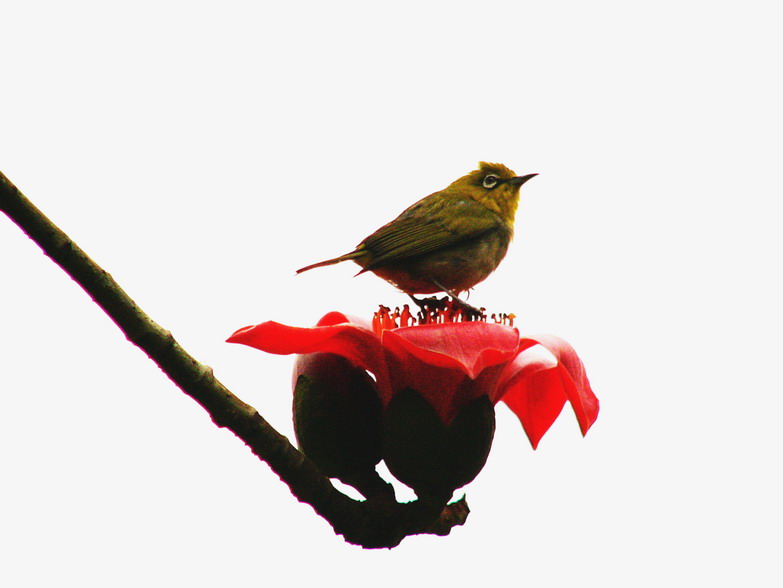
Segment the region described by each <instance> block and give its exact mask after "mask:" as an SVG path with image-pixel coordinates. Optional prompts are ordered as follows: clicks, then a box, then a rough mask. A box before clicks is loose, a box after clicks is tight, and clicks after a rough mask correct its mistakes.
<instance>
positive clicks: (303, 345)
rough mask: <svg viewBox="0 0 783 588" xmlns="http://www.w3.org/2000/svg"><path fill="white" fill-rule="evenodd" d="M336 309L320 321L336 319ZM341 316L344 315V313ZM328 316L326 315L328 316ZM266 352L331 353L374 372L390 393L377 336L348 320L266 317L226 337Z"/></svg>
mask: <svg viewBox="0 0 783 588" xmlns="http://www.w3.org/2000/svg"><path fill="white" fill-rule="evenodd" d="M334 315H339V313H330V314H329V315H326V317H324V318H323V319H321V321H322V322H324V321H325V320H326V322H327V323H328V322H330V320H336V319H337V318H338V317H337V316H334ZM343 316H344V315H343ZM328 317H329V318H328ZM228 342H229V343H241V344H242V345H247V346H249V347H253V348H255V349H260V350H261V351H266V352H267V353H277V354H280V355H288V354H291V353H315V352H324V353H334V354H336V355H340V356H342V357H345V358H346V359H348V360H349V361H351V362H352V363H353V364H354V365H356V366H358V367H361V368H364V369H366V370H368V371H371V372H372V373H373V374H375V377H376V380H377V382H378V386H379V388H380V389H381V391H382V392H381V393H382V394H383V395H385V396H388V395H390V387H389V375H388V370H387V368H386V362H385V359H384V353H383V348H382V347H381V341H380V339H379V338H378V337H377V336H376V335H375V333H373V332H372V331H370V330H368V329H365V328H362V327H360V326H357V325H355V324H350V323H341V324H334V325H333V326H323V327H312V328H301V327H290V326H288V325H283V324H280V323H276V322H274V321H268V322H265V323H261V324H258V325H253V326H250V327H245V328H243V329H239V330H238V331H237V332H235V333H234V334H233V335H231V337H229V338H228Z"/></svg>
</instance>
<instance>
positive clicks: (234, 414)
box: [0, 172, 469, 548]
mask: <svg viewBox="0 0 783 588" xmlns="http://www.w3.org/2000/svg"><path fill="white" fill-rule="evenodd" d="M0 210H2V211H3V212H4V213H5V214H6V215H7V216H8V217H9V218H10V219H11V220H12V221H13V222H14V223H16V224H17V225H18V226H19V228H20V229H21V230H22V231H23V232H25V233H26V234H27V235H28V236H29V237H30V238H31V239H32V240H33V241H35V242H36V243H37V244H38V246H39V247H40V248H41V249H42V250H43V252H44V253H45V254H46V255H47V256H49V257H50V258H51V259H52V261H54V262H55V263H56V264H57V265H59V266H60V267H61V268H62V269H63V270H64V271H65V272H66V273H67V274H68V275H69V276H71V278H73V280H74V281H75V282H76V283H78V284H79V285H80V286H81V287H82V288H83V289H84V291H85V292H87V294H88V295H89V296H90V297H91V298H92V299H93V301H94V302H95V303H96V304H97V305H98V306H99V307H100V308H102V309H103V311H104V312H105V313H106V314H107V315H109V317H110V318H111V319H112V320H113V321H114V323H115V324H116V325H117V326H118V327H119V329H120V330H121V331H122V332H123V333H124V334H125V336H126V337H127V338H128V340H130V341H131V342H132V343H133V344H134V345H136V346H137V347H139V348H140V349H141V350H142V351H144V353H146V354H147V356H148V357H149V358H150V359H151V360H152V361H153V362H155V363H156V364H157V365H158V366H159V367H160V368H161V369H162V370H163V372H164V373H165V374H166V375H167V376H168V377H169V378H170V379H171V381H172V382H174V384H176V385H177V386H178V387H179V388H180V390H182V391H183V392H184V393H185V394H187V395H188V396H190V397H191V398H192V399H193V400H195V401H196V402H198V403H199V404H200V405H201V406H202V407H203V408H204V410H206V411H207V413H209V415H210V417H211V418H212V421H213V422H214V423H215V424H216V425H217V426H218V427H225V428H227V429H229V430H230V431H232V432H233V433H234V434H235V435H236V436H237V437H239V438H240V439H241V440H242V441H244V442H245V444H246V445H247V446H248V447H249V448H250V450H251V451H252V452H253V453H254V454H255V455H256V456H258V458H259V459H261V460H262V461H265V462H266V463H267V464H269V466H270V467H271V468H272V470H274V471H275V473H277V475H278V476H279V477H280V479H281V480H282V481H283V482H285V483H286V484H287V485H288V487H289V488H290V490H291V492H292V494H293V495H294V496H296V497H297V499H299V501H300V502H305V503H307V504H309V505H311V506H312V507H313V509H315V511H316V512H317V513H318V514H319V515H321V516H322V517H323V518H324V519H326V520H327V521H328V522H329V523H330V524H331V525H332V528H333V529H334V531H335V533H337V534H340V535H343V537H344V538H345V540H346V541H348V542H350V543H354V544H356V545H361V546H362V547H368V548H378V547H388V548H391V547H394V546H396V545H398V544H399V543H400V542H401V541H402V540H403V539H404V538H405V537H406V536H408V535H414V534H422V533H429V534H437V535H447V534H448V533H449V532H450V531H451V528H452V527H454V526H456V525H462V524H464V522H465V520H466V518H467V515H468V513H469V509H468V507H467V503H466V502H465V499H464V497H463V498H462V499H461V500H459V501H457V502H455V503H452V504H449V505H447V506H446V507H445V508H443V507H442V505H440V504H427V503H425V502H423V501H414V502H409V503H405V504H400V503H397V502H395V501H394V500H390V499H389V498H385V497H379V498H372V499H369V500H366V501H357V500H354V499H352V498H350V497H348V496H346V495H345V494H343V493H342V492H340V491H339V490H337V489H336V488H335V487H334V486H333V485H332V483H331V481H330V480H329V479H328V478H326V477H325V476H324V475H322V474H321V473H320V471H319V470H318V468H316V467H315V465H314V464H313V463H312V462H311V461H310V460H308V459H307V457H305V456H304V455H303V454H302V453H301V452H299V451H298V450H297V449H296V448H295V447H293V446H292V445H291V443H290V442H289V441H288V439H287V438H286V437H285V436H283V435H281V434H280V433H278V432H277V431H276V430H275V429H274V428H273V427H272V426H271V425H270V424H269V423H268V422H267V421H266V420H264V418H263V417H262V416H261V415H260V414H259V413H258V412H257V411H256V410H255V409H254V408H253V407H252V406H250V405H248V404H246V403H244V402H242V400H240V399H239V398H238V397H236V396H235V395H234V394H232V393H231V392H230V391H229V390H228V389H227V388H226V387H225V386H223V384H221V383H220V382H219V381H218V380H217V379H216V378H215V376H214V374H213V373H212V369H211V368H210V367H208V366H205V365H203V364H201V363H199V362H198V361H196V359H195V358H193V357H192V356H191V355H190V354H188V353H187V352H186V351H185V350H184V349H183V348H182V347H181V346H180V345H179V343H177V341H176V340H175V339H174V337H173V336H172V335H171V333H170V332H169V331H167V330H165V329H163V328H162V327H161V326H160V325H158V324H157V323H155V322H154V321H153V320H152V319H151V318H150V317H149V316H147V314H146V313H144V311H142V310H141V309H140V308H139V307H138V306H137V305H136V304H135V303H134V302H133V300H132V299H131V298H130V297H129V296H128V295H127V294H126V293H125V292H124V291H123V289H122V288H121V287H120V286H119V284H117V282H115V281H114V279H113V278H112V277H111V275H109V274H108V273H107V272H106V271H105V270H103V269H102V268H101V267H100V266H98V265H97V264H96V263H95V262H94V261H93V260H92V259H90V257H89V256H88V255H87V254H86V253H85V252H84V251H83V250H82V249H81V248H80V247H79V246H78V245H76V243H74V242H73V241H72V240H71V239H70V238H69V237H68V236H67V235H66V234H65V233H64V232H63V231H61V230H60V229H59V228H58V227H57V226H56V225H54V224H53V223H52V222H51V221H50V220H49V219H48V218H47V217H46V216H45V215H44V214H43V213H42V212H41V211H40V210H38V209H37V208H36V207H35V206H34V205H33V204H32V203H31V202H30V201H29V200H28V199H27V198H26V197H25V196H24V195H23V194H22V193H21V192H20V191H19V189H18V188H17V187H16V186H14V184H13V183H11V181H10V180H9V179H8V178H7V177H6V176H5V175H3V174H2V172H0Z"/></svg>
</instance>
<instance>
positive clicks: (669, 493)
mask: <svg viewBox="0 0 783 588" xmlns="http://www.w3.org/2000/svg"><path fill="white" fill-rule="evenodd" d="M775 5H776V3H775V2H754V1H745V2H694V1H678V2H667V1H663V2H655V3H638V2H619V1H618V2H606V1H598V2H574V1H572V2H481V3H479V2H472V3H463V2H448V3H446V2H443V3H433V2H415V3H413V2H412V3H407V2H397V3H394V4H383V5H381V4H380V3H368V2H364V3H362V2H355V3H350V2H323V3H316V2H299V3H283V2H245V3H241V2H223V3H219V4H218V3H213V4H207V3H202V2H190V3H185V2H182V3H175V2H154V3H151V2H149V3H148V2H134V3H105V2H103V3H101V2H95V3H86V2H72V3H54V2H52V3H46V2H42V3H38V2H3V6H2V21H3V24H2V35H0V62H1V63H2V68H1V69H2V77H0V89H1V90H2V91H0V169H2V171H3V172H4V173H6V174H7V175H8V177H9V178H10V179H11V180H12V181H14V182H15V183H16V184H17V185H18V186H19V188H20V189H21V190H22V191H23V192H24V193H25V194H26V195H27V196H28V197H29V198H30V199H31V200H32V201H33V202H34V203H35V204H36V205H37V206H38V207H39V208H41V210H43V211H44V212H45V213H46V214H47V215H48V216H49V217H50V218H51V219H52V220H53V221H54V222H55V223H57V224H58V225H59V226H60V227H61V228H62V229H63V230H65V231H66V232H67V233H68V234H69V235H70V236H71V237H72V238H73V239H74V240H75V241H76V242H77V243H78V244H79V245H80V246H81V247H82V248H84V249H85V250H86V251H87V252H88V254H90V255H91V256H92V257H93V258H94V259H95V260H96V261H97V262H98V263H99V264H101V265H102V266H103V267H104V268H105V269H106V270H107V271H109V272H110V273H111V274H112V275H113V276H114V277H115V278H116V279H117V280H118V281H119V282H120V284H121V285H122V286H123V287H124V288H125V289H126V291H127V292H128V293H129V294H130V295H131V296H132V297H133V298H134V299H135V300H136V301H137V302H138V304H139V305H140V306H141V307H142V308H143V309H144V310H145V311H147V312H148V313H149V314H150V315H151V316H152V317H153V318H154V319H155V320H156V321H158V322H159V323H160V324H161V325H162V326H164V327H165V328H167V329H170V330H171V331H172V332H173V334H174V335H175V337H176V338H177V339H178V340H179V341H180V342H181V343H182V344H183V345H184V346H185V348H186V349H188V350H189V351H190V352H191V353H193V354H194V355H195V356H196V357H197V358H198V359H199V360H200V361H202V362H204V363H206V364H208V365H210V366H212V367H213V368H214V370H215V373H216V375H217V377H218V378H219V379H220V380H221V381H222V382H224V383H225V384H226V385H227V386H228V387H229V388H230V389H231V390H232V391H233V392H234V393H236V394H237V395H239V396H240V397H241V398H242V399H244V400H245V401H247V402H249V403H251V404H252V405H253V406H255V407H256V408H257V409H258V410H259V411H260V412H261V413H262V414H263V415H264V416H265V417H266V418H267V419H268V420H269V421H270V422H271V423H272V424H273V425H274V426H275V427H276V428H278V430H280V431H281V432H283V433H284V434H286V435H288V436H289V437H291V436H292V427H291V420H290V419H291V415H290V402H291V393H290V382H289V380H290V368H291V363H292V360H291V358H289V357H277V356H265V355H264V354H262V353H260V352H257V351H253V350H251V349H248V348H243V347H239V346H232V345H228V344H226V343H224V340H225V338H226V337H227V336H228V335H229V334H230V333H232V332H233V331H234V330H235V329H236V328H239V327H242V326H245V325H248V324H252V323H256V322H261V321H263V320H267V319H276V320H280V321H283V322H288V323H290V324H296V325H302V326H306V325H310V324H313V323H314V322H315V321H316V320H317V319H318V318H319V317H320V316H321V315H322V314H324V313H325V312H327V311H329V310H341V311H344V312H347V313H350V314H355V315H364V316H369V314H370V313H371V312H372V310H373V309H374V308H375V307H376V306H377V304H379V303H384V304H387V305H389V306H394V305H396V304H401V303H404V302H405V298H404V296H402V295H401V294H398V293H397V292H395V290H394V289H393V288H391V287H390V286H389V285H388V284H386V283H385V282H383V281H381V280H379V279H377V278H375V277H374V276H371V275H364V276H361V277H358V278H356V279H354V278H353V277H352V276H353V274H354V273H355V271H356V267H355V266H353V265H352V264H344V265H343V266H336V267H332V268H325V269H321V270H318V271H314V272H312V273H309V274H304V275H301V276H294V273H293V272H294V270H295V269H296V268H298V267H300V266H302V265H305V264H308V263H311V262H313V261H317V260H319V259H322V258H325V257H330V256H333V255H337V254H339V253H343V252H345V251H348V250H350V249H351V248H352V247H353V246H354V245H355V244H356V243H357V242H359V241H360V240H361V239H362V238H364V237H365V236H366V235H367V234H368V233H369V232H371V231H372V230H374V229H375V228H377V227H378V226H380V225H381V224H383V223H385V222H387V221H388V220H390V219H391V218H393V217H394V216H395V215H396V214H398V213H399V212H400V211H401V210H402V209H403V208H405V207H406V206H408V205H409V204H410V203H412V202H413V201H414V200H417V199H418V198H420V197H422V196H425V195H427V194H429V193H431V192H434V191H436V190H438V189H441V188H443V187H445V186H446V185H447V184H448V183H449V182H451V181H452V180H454V179H456V178H457V177H459V176H460V175H463V174H464V173H467V172H468V171H470V170H472V169H474V168H475V166H476V163H477V162H478V161H479V160H487V161H500V162H502V163H505V164H506V165H508V166H509V167H511V168H512V169H513V170H515V171H516V172H517V173H519V174H524V173H531V172H538V173H540V176H539V177H537V178H535V180H533V181H531V182H529V183H528V184H526V185H525V186H524V188H523V189H522V202H521V205H520V210H519V213H518V216H517V236H516V239H515V241H514V243H513V244H512V248H511V250H510V253H509V255H508V257H507V258H506V260H505V261H504V263H503V264H502V265H501V266H500V269H499V270H498V271H497V272H496V273H495V274H494V275H493V276H491V277H490V278H489V279H488V280H487V281H486V282H485V283H483V284H481V285H480V286H479V287H478V288H477V289H476V290H475V291H474V293H473V296H472V298H471V301H472V302H474V303H477V304H481V305H484V306H487V307H489V308H490V310H494V311H501V312H502V311H505V312H514V313H516V314H517V315H518V316H519V319H518V325H519V326H520V328H521V329H522V331H523V332H525V333H539V332H550V333H554V334H557V335H560V336H562V337H564V338H565V339H567V340H568V341H570V342H571V343H572V344H573V345H574V346H575V347H576V349H577V351H578V352H579V353H580V355H581V356H582V358H583V360H584V362H585V364H586V366H587V369H588V374H589V376H590V379H591V382H592V384H593V387H594V389H595V391H596V393H597V395H598V396H599V398H600V400H601V403H602V408H601V414H600V416H599V419H598V421H597V423H596V424H595V425H594V427H593V429H592V430H591V431H590V432H589V433H588V435H587V437H586V438H584V439H583V438H582V437H581V435H580V434H579V430H578V427H577V424H576V420H575V419H574V417H573V414H572V412H571V411H570V409H569V408H566V410H565V411H564V412H563V414H562V415H561V417H560V419H559V420H558V422H557V423H556V424H555V426H554V427H553V429H552V430H551V431H550V432H549V433H548V435H547V436H546V437H544V439H543V441H542V442H541V445H540V446H539V449H538V450H537V451H536V452H533V451H532V450H531V448H530V446H529V444H528V442H527V440H526V438H525V437H524V434H523V432H522V429H521V427H520V426H519V423H518V422H517V421H516V419H515V417H513V415H511V414H510V413H509V412H508V411H507V410H506V409H505V408H500V409H499V410H498V419H499V422H498V432H497V435H496V438H495V444H494V447H493V452H492V454H491V456H490V460H489V462H488V464H487V467H486V468H485V470H484V471H483V472H482V474H481V475H480V476H479V477H478V478H477V479H476V481H475V482H473V483H472V484H470V485H469V486H468V487H467V488H466V489H465V492H466V493H467V496H468V501H469V504H470V506H471V508H472V513H471V515H470V517H469V519H468V522H467V524H466V525H465V526H464V527H460V528H456V529H454V531H453V532H452V534H451V536H449V537H446V538H441V537H432V536H424V537H412V538H408V539H406V540H405V541H404V542H403V544H402V545H401V546H400V547H398V548H396V549H394V550H391V551H387V550H380V551H365V550H362V549H360V548H357V547H354V546H351V545H348V544H346V543H344V542H343V541H342V540H341V538H339V537H336V536H335V535H334V534H333V532H332V530H331V528H330V527H329V526H328V525H327V524H326V523H325V522H324V521H323V520H321V519H320V518H319V517H317V516H316V515H315V514H314V513H313V511H312V509H311V508H310V507H309V506H306V505H302V504H300V503H298V502H297V501H296V500H295V499H294V498H292V496H291V495H290V493H288V491H287V489H286V487H285V486H284V485H283V484H282V483H281V482H280V481H279V480H278V479H277V477H276V476H275V475H274V473H272V472H271V471H270V470H269V468H268V467H267V466H266V465H265V464H263V463H261V462H259V461H258V460H256V459H255V458H254V457H253V456H252V455H251V454H250V452H249V451H248V450H247V449H246V448H245V447H244V446H243V444H242V443H241V442H240V441H238V440H237V439H236V438H235V437H233V436H232V435H231V434H230V433H228V432H226V431H224V430H218V429H217V428H216V427H215V426H214V425H213V424H212V423H211V422H210V420H209V418H208V417H207V416H206V414H205V413H204V411H203V410H202V409H201V408H200V407H199V406H197V405H196V404H195V403H194V402H193V401H191V400H190V399H189V398H187V397H186V396H184V395H183V394H182V393H181V392H180V391H179V390H178V389H176V388H175V387H174V386H173V385H172V384H171V383H170V382H169V381H168V379H167V378H166V377H165V376H164V375H163V374H162V373H161V372H160V371H159V370H158V369H157V368H156V367H155V366H154V365H153V364H152V363H151V362H150V361H149V360H148V359H147V358H146V357H145V356H144V355H143V354H142V353H141V352H140V351H139V350H138V349H136V348H135V347H133V346H132V345H130V344H129V343H128V342H127V341H126V340H125V339H124V337H123V335H122V334H121V333H120V332H119V331H118V330H117V329H116V327H115V326H114V325H113V323H112V322H111V321H110V320H109V319H108V318H107V317H106V316H105V315H104V314H103V313H102V312H101V311H100V310H99V309H98V308H97V307H96V306H95V305H94V304H93V303H92V302H91V300H90V299H89V297H88V296H86V295H85V294H84V292H83V291H82V290H81V289H80V288H79V287H78V286H77V285H76V284H75V283H73V282H72V281H71V280H70V279H69V278H68V277H67V276H66V275H65V274H64V273H63V272H62V271H61V270H60V269H59V268H57V267H56V266H55V265H54V264H53V263H52V262H51V261H49V260H48V259H47V258H46V257H44V256H43V255H42V254H41V252H40V250H39V249H38V248H37V247H36V246H35V245H34V244H33V243H32V242H31V241H29V240H28V239H27V237H25V236H24V235H23V234H22V233H21V232H20V231H19V230H18V229H17V227H16V226H15V225H13V224H12V223H11V222H9V221H8V220H7V219H5V218H0V280H1V282H0V369H1V370H2V374H1V375H0V407H1V408H0V543H2V545H0V558H2V562H0V585H3V586H66V585H79V586H142V585H143V586H185V585H187V586H208V585H226V586H228V585H236V586H254V585H258V586H261V585H269V582H274V584H273V585H280V583H282V582H284V581H287V582H289V583H288V584H286V585H306V584H313V583H315V582H319V581H326V582H329V584H330V585H332V584H340V585H346V586H359V585H367V584H371V585H375V586H425V585H443V586H475V585H477V584H479V583H481V584H488V583H493V584H495V585H514V584H518V585H522V586H536V587H542V586H565V585H579V586H662V585H665V586H698V585H702V586H705V585H714V584H715V583H717V582H719V581H720V582H722V583H723V584H724V585H735V586H780V585H781V582H783V570H781V568H782V567H783V563H781V559H780V555H781V544H782V543H783V541H781V531H780V529H781V525H782V524H783V515H782V513H781V501H780V496H781V493H783V483H782V482H781V479H780V478H781V477H780V455H781V449H782V443H781V433H780V429H781V427H780V419H781V414H780V411H781V408H783V402H782V401H781V392H783V386H781V370H780V352H781V344H780V338H779V334H780V330H781V326H783V325H782V324H781V323H783V321H782V320H781V311H780V298H781V294H783V293H782V292H781V287H780V285H779V274H780V253H781V245H783V243H782V241H783V239H781V237H780V224H781V221H780V219H781V213H780V203H781V197H783V189H782V185H783V182H782V181H781V161H782V160H783V159H782V158H783V147H782V144H781V136H783V120H782V119H783V116H782V115H781V112H782V109H781V104H783V92H782V91H781V87H780V80H781V76H780V71H781V70H780V57H781V54H783V42H781V36H780V26H779V23H780V19H779V15H778V14H777V12H776V11H775ZM382 6H383V7H382ZM400 495H401V496H402V497H403V498H406V497H408V496H409V494H406V493H405V492H404V491H402V492H401V493H400ZM481 584H479V585H481Z"/></svg>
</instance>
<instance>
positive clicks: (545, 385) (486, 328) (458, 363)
mask: <svg viewBox="0 0 783 588" xmlns="http://www.w3.org/2000/svg"><path fill="white" fill-rule="evenodd" d="M408 317H410V314H409V313H408V314H407V316H406V315H405V310H404V311H403V313H396V314H395V315H391V314H390V313H388V312H387V311H384V312H382V313H380V318H379V317H378V316H376V320H375V321H374V323H375V324H374V325H373V326H375V329H373V328H372V326H370V325H368V324H366V323H363V322H362V321H360V320H357V319H351V318H349V317H347V316H346V315H344V314H341V313H337V312H331V313H329V314H327V315H325V316H324V317H323V318H322V319H321V320H320V321H319V322H318V325H316V326H315V327H311V328H300V327H290V326H287V325H283V324H280V323H276V322H272V321H269V322H265V323H261V324H258V325H254V326H250V327H245V328H242V329H239V330H238V331H236V332H235V333H234V334H233V335H231V337H229V339H228V341H229V342H231V343H241V344H243V345H248V346H250V347H254V348H256V349H260V350H262V351H266V352H268V353H277V354H293V353H297V354H303V353H314V352H326V353H333V354H336V355H340V356H342V357H344V358H346V359H347V360H348V361H350V362H351V363H352V364H353V365H355V366H357V367H360V368H362V369H365V370H367V371H369V372H370V373H372V374H373V375H374V376H375V380H376V383H377V386H378V394H379V396H380V397H381V401H382V403H383V405H384V406H388V404H389V402H390V400H391V399H392V397H393V396H394V395H395V394H396V393H397V392H400V391H402V390H405V389H413V390H415V391H417V392H418V393H419V394H420V395H421V396H422V397H424V398H425V399H426V400H427V401H428V402H429V403H430V404H431V405H432V407H433V409H434V410H435V412H436V413H437V415H438V416H439V417H440V418H441V420H442V421H443V422H444V423H445V424H448V423H450V422H451V420H452V419H453V418H454V417H455V416H456V415H457V414H458V413H459V411H460V410H461V409H462V408H463V407H465V406H467V405H468V404H469V403H470V402H472V401H473V400H475V399H477V398H479V397H480V396H482V395H486V396H487V397H488V398H489V400H490V401H491V402H492V404H496V403H497V402H499V401H501V400H502V401H503V402H505V403H506V404H507V405H508V406H509V408H510V409H511V410H512V411H513V412H514V413H515V414H516V415H517V417H518V418H519V420H520V422H521V423H522V427H523V428H524V430H525V433H526V434H527V436H528V438H529V440H530V443H531V444H532V445H533V448H534V449H535V448H536V447H537V445H538V442H539V441H540V440H541V437H543V435H544V434H545V433H546V431H547V430H548V429H549V427H550V426H551V425H552V423H553V422H554V421H555V419H556V418H557V417H558V415H559V414H560V412H561V410H562V408H563V406H564V405H565V403H566V401H568V402H570V403H571V406H572V407H573V409H574V412H575V413H576V418H577V421H578V422H579V426H580V428H581V430H582V434H586V433H587V430H588V429H589V428H590V426H591V425H592V424H593V423H594V422H595V420H596V418H597V417H598V399H597V398H596V396H595V394H593V391H592V390H591V388H590V384H589V382H588V380H587V376H586V375H585V370H584V366H583V365H582V362H581V360H580V359H579V357H578V356H577V354H576V352H575V351H574V349H573V348H572V347H571V346H570V345H569V344H568V343H566V342H565V341H563V340H562V339H560V338H558V337H554V336H552V335H540V336H529V337H520V335H519V331H518V330H517V329H516V328H514V327H511V326H507V325H504V324H499V323H488V322H480V321H476V322H443V323H433V324H425V325H418V326H402V327H396V328H395V325H396V324H397V320H400V319H401V320H402V322H403V324H406V323H407V322H409V321H408ZM395 319H397V320H395ZM390 327H391V328H390ZM539 346H540V347H539ZM540 348H544V349H546V350H547V351H548V352H549V354H551V355H545V354H542V353H541V352H540ZM544 355H545V356H544Z"/></svg>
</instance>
